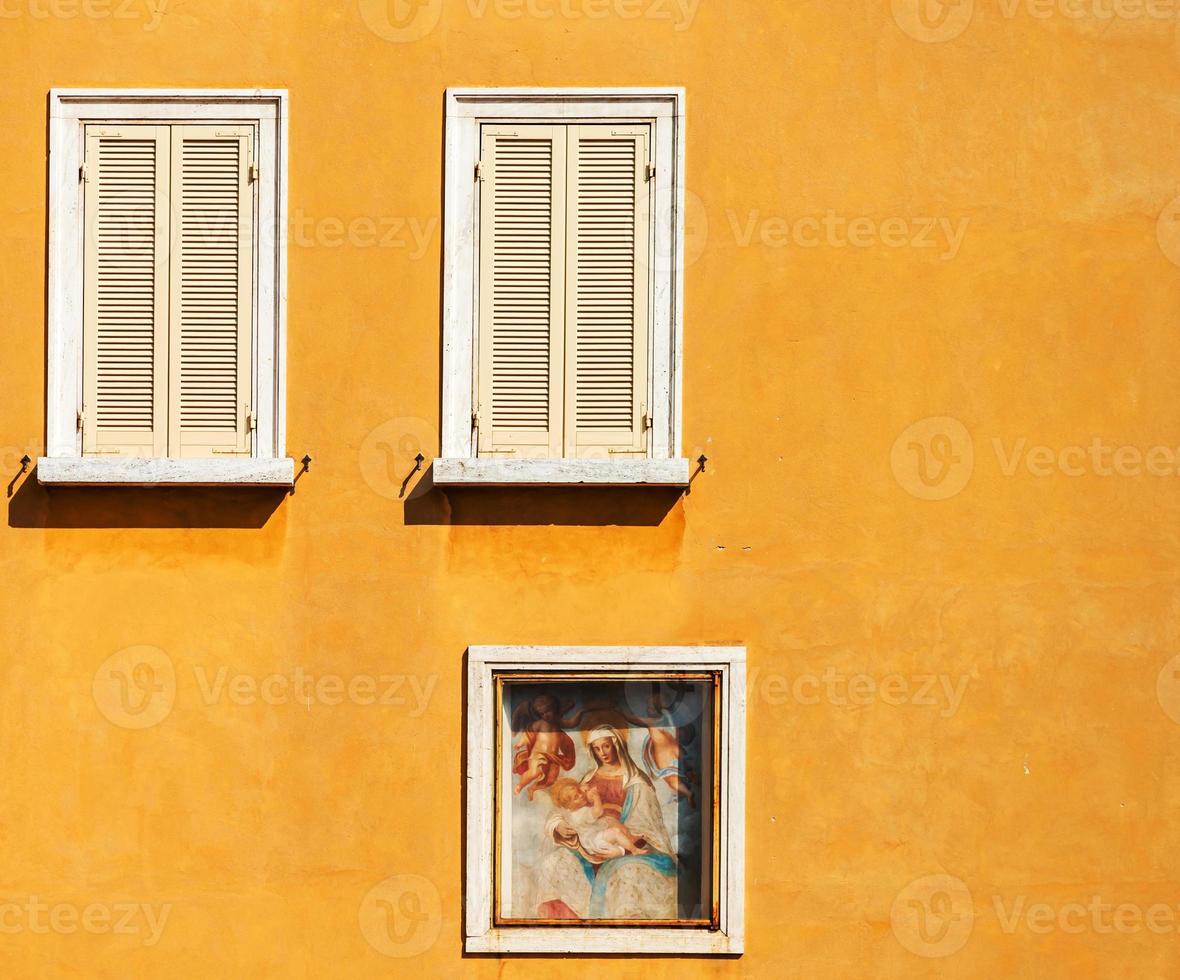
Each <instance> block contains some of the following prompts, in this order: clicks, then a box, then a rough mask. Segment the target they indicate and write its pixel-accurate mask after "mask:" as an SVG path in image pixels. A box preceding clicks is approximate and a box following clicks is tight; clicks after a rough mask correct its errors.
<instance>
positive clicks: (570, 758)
mask: <svg viewBox="0 0 1180 980" xmlns="http://www.w3.org/2000/svg"><path fill="white" fill-rule="evenodd" d="M571 707H573V705H572V704H571V703H569V702H567V703H565V704H562V703H560V702H559V701H558V700H557V698H555V697H553V695H551V694H538V695H537V696H536V697H534V698H531V699H529V700H527V701H524V702H522V703H521V704H520V705H518V706H517V708H516V710H515V711H514V712H513V713H512V730H513V731H514V732H516V733H517V738H516V741H515V742H514V743H513V745H512V771H513V772H514V773H516V774H517V775H518V776H520V782H518V783H517V784H516V786H515V788H514V789H513V791H512V792H513V793H516V794H519V793H520V791H521V790H523V789H527V790H528V795H529V799H530V800H531V799H532V798H533V795H534V794H535V793H536V792H537V790H539V789H548V788H549V787H550V786H552V785H553V784H554V782H556V780H557V777H558V776H559V775H560V774H561V771H562V770H563V769H564V770H565V771H566V772H568V771H569V770H570V769H572V768H573V767H574V758H575V755H574V741H573V739H571V738H570V737H569V735H567V734H566V732H565V729H566V728H573V727H574V726H575V725H577V723H578V719H579V718H580V717H581V715H582V714H583V712H581V711H579V712H576V713H575V714H574V715H572V716H571V717H569V718H566V717H564V715H565V713H566V712H568V711H569V710H570V708H571Z"/></svg>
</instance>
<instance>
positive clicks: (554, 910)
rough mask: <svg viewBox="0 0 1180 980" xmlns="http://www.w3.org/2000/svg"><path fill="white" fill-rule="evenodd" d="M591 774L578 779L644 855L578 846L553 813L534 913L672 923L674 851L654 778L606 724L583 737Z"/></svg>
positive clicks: (545, 916) (565, 824)
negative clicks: (590, 759)
mask: <svg viewBox="0 0 1180 980" xmlns="http://www.w3.org/2000/svg"><path fill="white" fill-rule="evenodd" d="M586 741H587V743H588V744H589V746H590V751H591V754H592V756H593V761H594V768H593V769H591V770H590V771H589V772H588V773H586V775H585V776H583V777H582V780H581V785H582V787H583V789H585V790H586V791H587V792H590V791H593V793H594V794H595V795H596V796H597V797H599V798H601V801H602V809H603V810H604V811H605V812H607V813H609V814H612V815H613V816H615V817H617V818H618V820H619V822H620V823H621V824H622V825H623V826H624V827H625V828H626V829H627V831H628V832H629V833H630V834H631V835H633V836H634V837H635V838H639V839H642V841H643V844H644V853H640V854H626V855H624V856H622V857H612V858H609V859H607V860H603V858H602V856H601V855H600V854H596V853H595V852H594V851H592V850H590V849H587V848H586V847H583V846H582V843H581V841H579V839H578V834H577V831H576V830H575V829H574V828H573V827H572V826H570V823H569V822H568V820H567V819H566V816H565V813H564V811H562V810H560V809H558V810H555V811H554V812H553V813H551V814H550V815H549V818H548V820H547V821H546V823H545V836H546V839H547V840H550V841H552V842H553V849H552V851H551V853H549V854H548V855H546V857H545V858H544V859H543V860H542V862H541V867H540V875H539V881H538V884H539V886H540V888H539V891H538V895H537V898H538V906H537V915H538V917H539V918H543V919H675V918H676V917H677V902H676V897H677V878H676V874H677V864H676V853H675V849H674V848H673V846H672V842H671V840H670V839H669V837H668V831H667V828H665V826H664V819H663V816H662V815H661V813H660V804H659V800H658V799H657V797H656V791H655V787H654V786H653V785H652V782H651V779H649V778H648V776H647V774H646V773H645V772H643V771H642V770H641V769H640V768H639V767H638V766H637V765H636V764H635V761H634V760H633V759H632V758H631V753H630V752H629V751H628V749H627V742H626V739H625V738H623V736H622V735H621V734H620V733H619V731H618V730H617V729H616V728H614V727H613V726H611V725H600V726H598V727H597V728H595V729H593V730H592V731H591V732H590V735H589V737H588V738H587V740H586Z"/></svg>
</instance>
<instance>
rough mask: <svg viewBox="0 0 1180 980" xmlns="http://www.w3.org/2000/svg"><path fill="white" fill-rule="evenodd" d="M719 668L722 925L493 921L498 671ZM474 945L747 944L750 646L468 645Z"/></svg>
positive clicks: (504, 949)
mask: <svg viewBox="0 0 1180 980" xmlns="http://www.w3.org/2000/svg"><path fill="white" fill-rule="evenodd" d="M653 668H655V669H660V670H664V669H666V670H669V671H675V670H682V671H701V670H709V671H717V672H718V673H719V675H720V695H721V705H720V708H721V724H720V730H719V731H720V750H721V752H720V758H721V772H720V777H721V778H720V786H721V798H720V800H719V801H718V802H719V803H720V808H719V821H720V842H721V843H720V854H719V858H720V869H719V870H720V876H719V877H720V891H719V894H718V895H717V896H716V899H717V901H718V903H719V908H718V911H719V916H720V918H719V923H720V928H719V929H718V930H717V931H711V930H709V929H706V928H701V929H690V928H684V927H668V928H660V927H647V926H643V927H639V926H636V927H617V926H569V927H566V926H537V927H529V926H499V927H497V926H495V925H494V924H493V918H492V908H493V897H494V891H493V889H494V887H495V880H494V872H495V859H494V851H495V819H496V815H495V802H494V801H495V795H494V791H495V778H496V776H495V774H496V765H495V758H496V751H497V746H496V726H495V716H496V691H495V687H496V685H495V677H496V675H497V674H502V673H506V672H511V671H538V670H541V671H544V672H545V673H560V672H563V671H571V672H575V673H578V674H585V673H586V672H589V671H602V672H603V673H609V674H612V675H617V674H620V673H628V672H639V673H644V672H647V673H650V672H651V671H652V669H653ZM466 792H467V827H466V832H467V869H466V875H467V878H466V883H465V885H466V887H465V889H464V891H465V894H466V908H465V916H464V948H465V950H466V952H468V953H559V954H567V955H568V954H582V953H620V954H642V953H647V954H663V955H684V956H690V955H691V956H706V955H717V956H732V955H736V954H740V953H742V952H743V951H744V943H745V842H746V837H745V819H746V817H745V812H746V648H745V647H676V646H659V647H580V646H576V647H538V646H475V647H470V648H469V649H468V651H467V781H466Z"/></svg>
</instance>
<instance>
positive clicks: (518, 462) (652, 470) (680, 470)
mask: <svg viewBox="0 0 1180 980" xmlns="http://www.w3.org/2000/svg"><path fill="white" fill-rule="evenodd" d="M433 473H434V485H435V486H437V487H477V486H487V487H565V486H586V487H687V486H688V460H687V459H610V460H600V459H456V458H442V459H436V460H435V461H434V468H433Z"/></svg>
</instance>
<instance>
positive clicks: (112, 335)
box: [82, 126, 170, 456]
mask: <svg viewBox="0 0 1180 980" xmlns="http://www.w3.org/2000/svg"><path fill="white" fill-rule="evenodd" d="M169 151H170V146H169V142H168V129H167V127H163V126H88V127H87V128H86V162H87V181H86V186H85V201H84V206H83V207H84V215H85V225H86V236H85V247H84V258H83V262H84V268H83V321H84V329H83V351H82V377H83V393H82V406H83V413H84V421H83V426H82V451H83V452H84V453H86V454H111V455H122V456H162V455H164V453H165V450H166V439H167V426H166V424H165V418H166V414H165V413H166V399H165V395H164V382H165V374H166V366H167V360H166V351H167V272H168V247H167V229H168V214H167V181H168V173H169Z"/></svg>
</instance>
